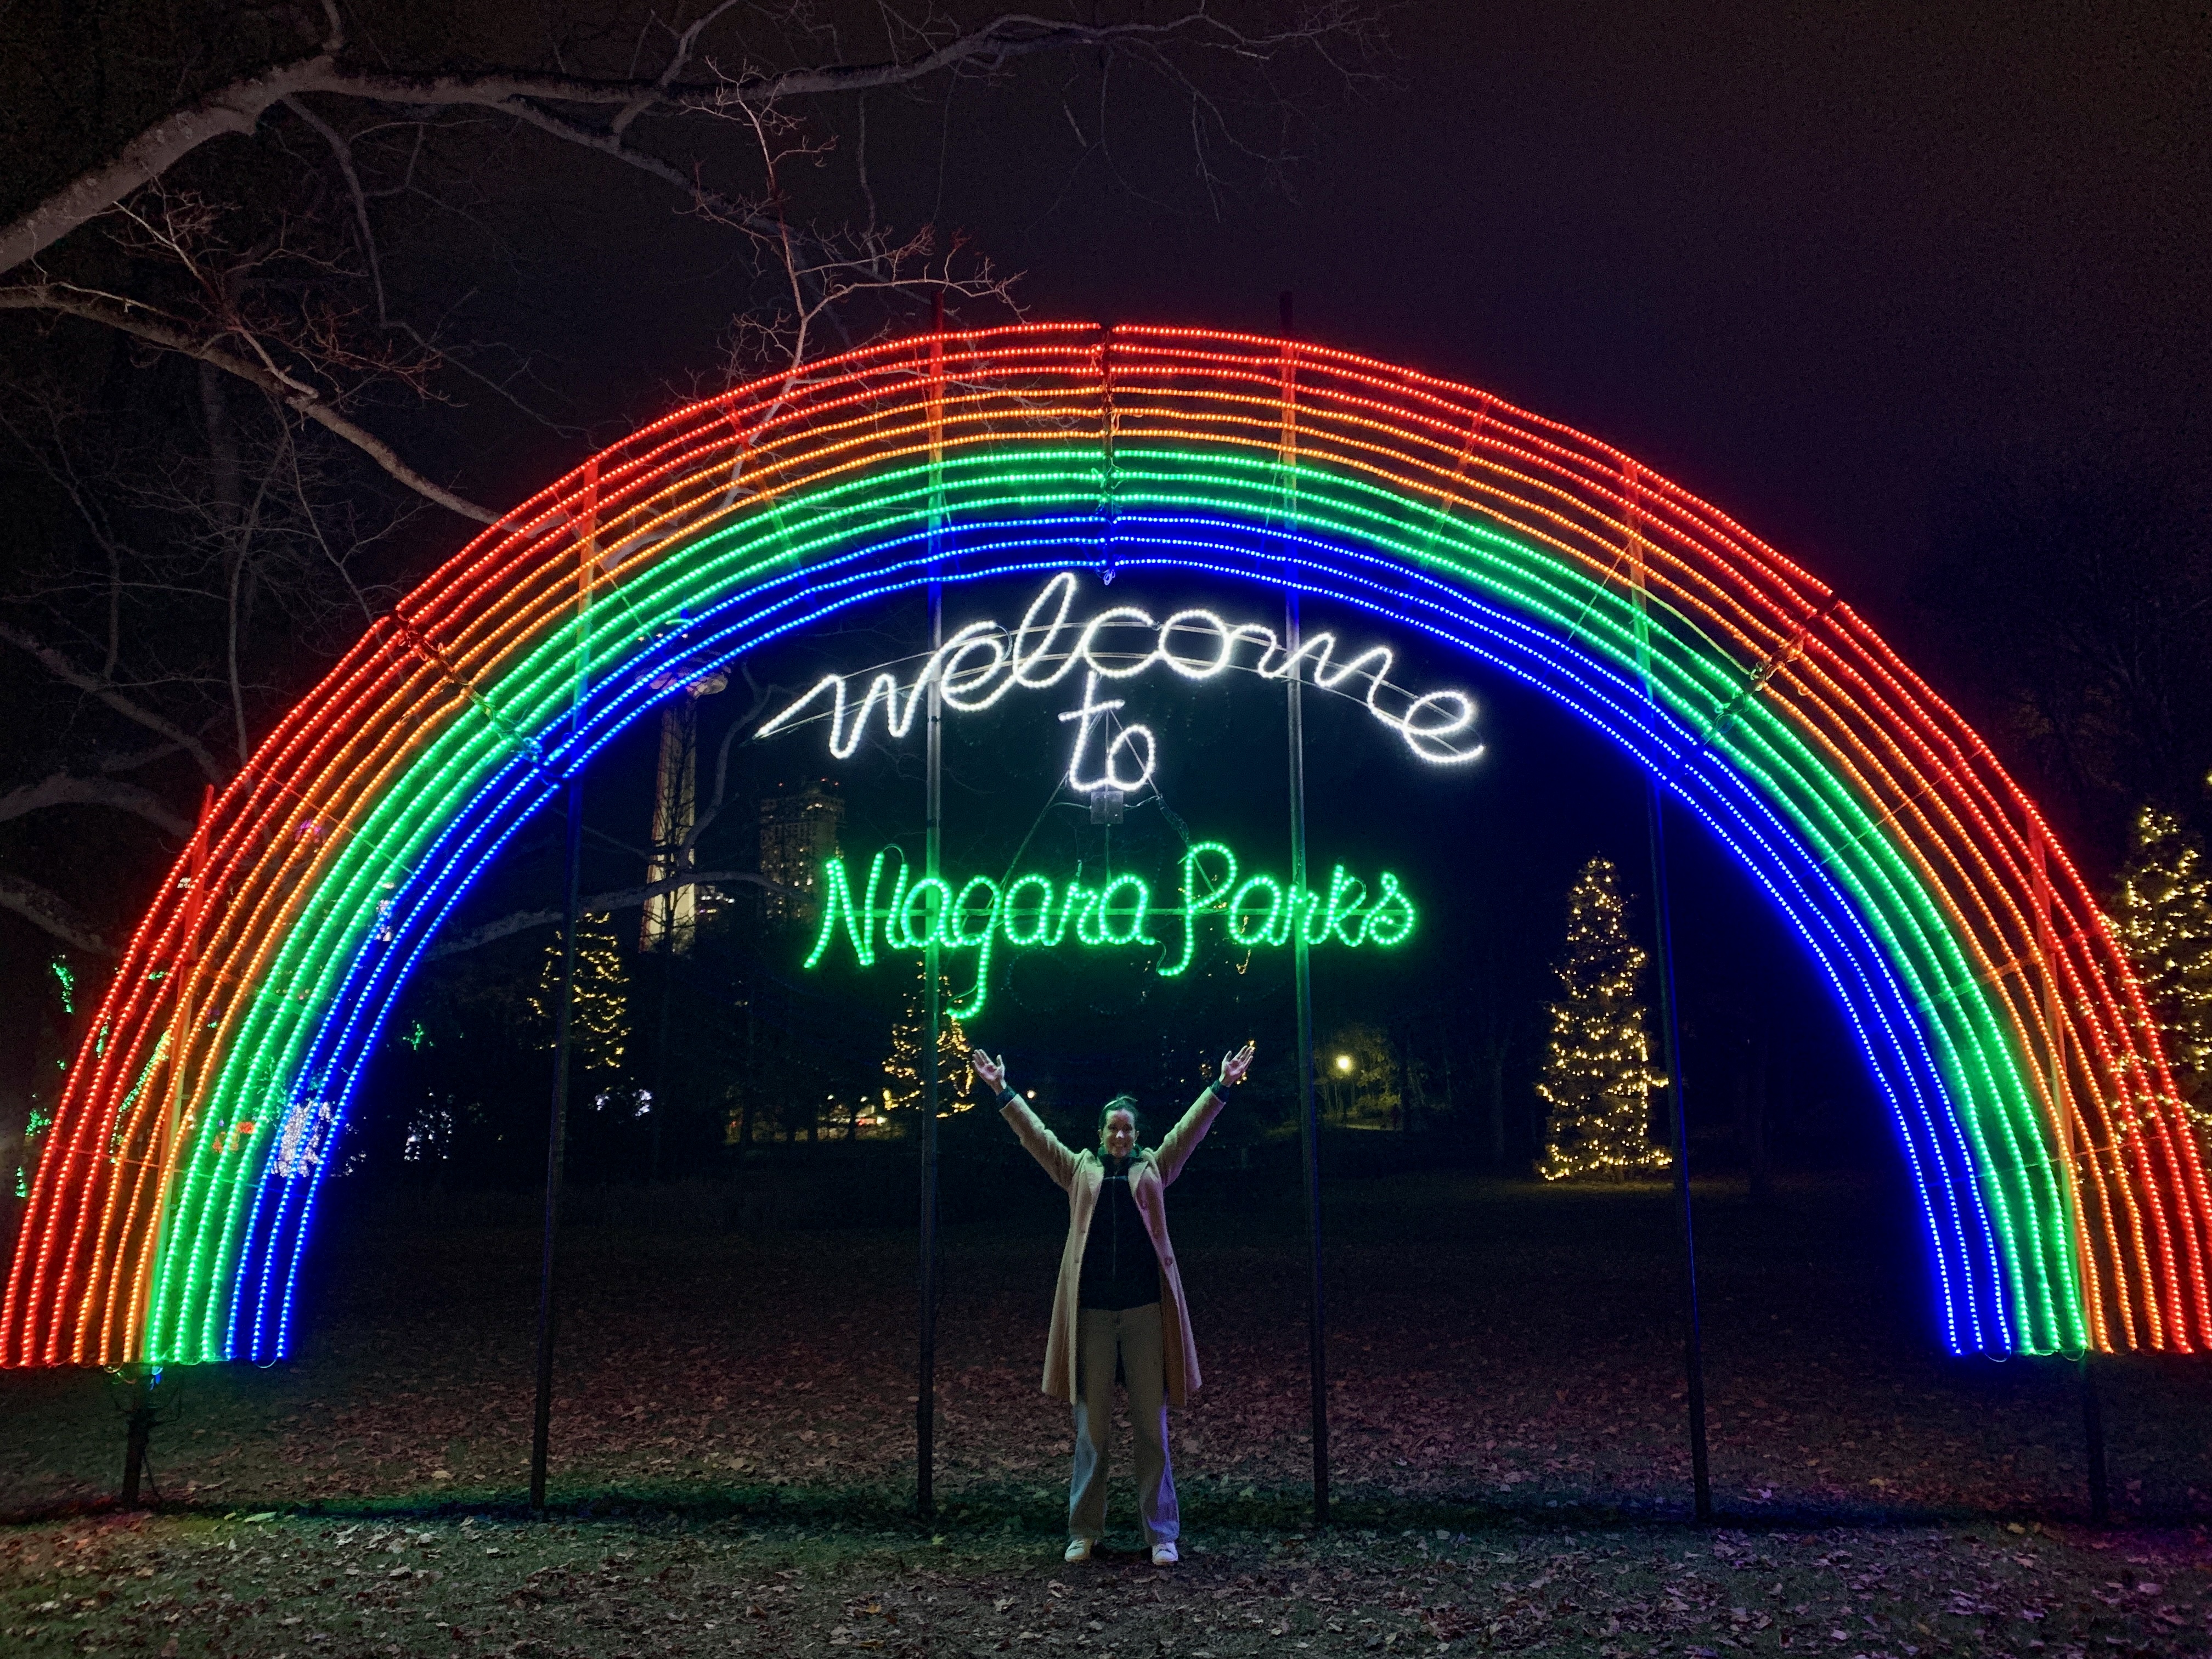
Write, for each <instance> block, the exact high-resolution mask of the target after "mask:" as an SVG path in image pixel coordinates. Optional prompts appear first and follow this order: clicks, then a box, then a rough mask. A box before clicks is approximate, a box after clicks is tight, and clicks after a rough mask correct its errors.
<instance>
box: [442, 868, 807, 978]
mask: <svg viewBox="0 0 2212 1659" xmlns="http://www.w3.org/2000/svg"><path fill="white" fill-rule="evenodd" d="M710 882H711V883H715V884H720V885H723V886H728V885H731V884H737V883H743V884H745V885H748V886H752V887H763V888H766V889H767V890H769V892H771V893H795V892H796V891H797V889H795V888H791V887H787V886H785V885H784V884H782V883H781V882H780V881H770V880H769V878H767V877H766V876H763V875H760V874H757V872H753V871H750V870H687V871H685V872H684V873H683V874H681V875H676V876H670V877H669V878H667V879H665V880H664V881H655V882H649V883H647V884H646V885H645V886H642V887H623V888H620V889H617V890H616V891H614V892H611V893H593V894H592V895H591V896H589V897H586V898H585V899H583V900H581V901H580V902H578V905H577V908H576V913H577V914H578V915H586V916H599V915H606V914H607V913H608V912H609V911H611V910H635V909H637V908H640V907H641V906H642V905H646V904H649V903H650V902H653V900H654V899H657V898H659V896H661V895H662V894H663V893H673V892H677V891H678V890H681V889H683V888H686V887H703V886H705V885H707V884H708V883H710ZM561 915H562V913H561V912H560V911H558V910H517V911H516V912H514V914H513V915H506V916H501V918H500V919H499V920H498V921H488V922H486V923H484V925H483V927H471V928H469V929H467V930H465V932H462V933H448V934H447V935H446V937H445V938H443V939H440V940H439V941H438V942H437V943H436V944H435V945H432V946H431V947H430V950H429V951H428V956H429V957H430V959H431V960H433V961H435V960H436V959H437V958H438V957H452V956H459V954H460V953H461V952H462V951H473V950H475V949H476V948H477V946H479V945H489V944H491V943H492V942H493V941H494V940H495V939H507V938H509V937H511V936H512V935H513V934H516V933H528V932H529V931H530V930H531V929H532V927H550V925H551V924H552V923H554V922H556V921H560V920H561Z"/></svg>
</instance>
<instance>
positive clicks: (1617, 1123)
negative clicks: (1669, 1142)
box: [1536, 858, 1674, 1181]
mask: <svg viewBox="0 0 2212 1659" xmlns="http://www.w3.org/2000/svg"><path fill="white" fill-rule="evenodd" d="M1627 924H1628V904H1627V901H1626V899H1624V898H1623V897H1622V896H1621V893H1620V880H1619V878H1618V877H1617V876H1616V874H1615V873H1614V871H1613V865H1612V862H1611V861H1610V860H1606V859H1601V858H1597V859H1592V860H1590V861H1589V863H1588V864H1585V865H1584V866H1583V871H1582V874H1581V875H1579V876H1577V878H1575V884H1574V886H1573V888H1572V889H1571V890H1570V891H1569V892H1568V894H1567V948H1566V954H1565V957H1563V958H1562V959H1561V960H1560V962H1559V965H1558V968H1557V969H1556V970H1555V971H1557V973H1558V974H1559V982H1560V984H1561V985H1562V986H1564V987H1565V989H1566V995H1565V996H1564V997H1562V998H1561V999H1560V1000H1559V1001H1557V1002H1554V1003H1553V1004H1552V1005H1551V1006H1550V1007H1549V1008H1548V1009H1547V1013H1548V1014H1549V1015H1550V1017H1551V1022H1552V1043H1551V1048H1549V1050H1548V1051H1547V1053H1546V1054H1545V1056H1544V1074H1543V1077H1542V1078H1541V1079H1540V1080H1539V1081H1538V1083H1537V1085H1536V1092H1537V1094H1539V1095H1540V1096H1541V1097H1543V1099H1544V1101H1545V1102H1546V1103H1547V1105H1548V1106H1549V1107H1550V1111H1549V1114H1548V1115H1547V1121H1546V1125H1545V1137H1544V1156H1543V1157H1542V1158H1541V1159H1540V1160H1539V1161H1538V1163H1537V1165H1536V1173H1537V1174H1538V1175H1540V1176H1542V1177H1543V1178H1544V1179H1545V1180H1547V1181H1565V1180H1571V1179H1573V1178H1575V1177H1577V1176H1611V1177H1613V1178H1614V1179H1616V1180H1618V1179H1620V1178H1622V1177H1624V1176H1629V1175H1632V1174H1638V1173H1641V1172H1643V1171H1646V1170H1663V1169H1666V1168H1667V1167H1668V1165H1669V1164H1672V1163H1673V1162H1674V1159H1673V1158H1672V1157H1671V1156H1670V1155H1669V1154H1668V1151H1667V1149H1666V1148H1665V1147H1664V1146H1657V1145H1656V1144H1654V1142H1653V1141H1652V1139H1651V1133H1650V1121H1651V1091H1652V1090H1654V1089H1655V1088H1658V1087H1661V1086H1662V1084H1663V1081H1664V1079H1662V1078H1661V1077H1660V1076H1659V1075H1658V1074H1657V1073H1655V1072H1654V1071H1653V1070H1652V1069H1651V1036H1650V1030H1648V1029H1647V1027H1646V1024H1645V1019H1644V1003H1643V1000H1642V999H1641V998H1639V997H1638V995H1637V994H1636V981H1637V979H1638V975H1641V974H1642V973H1643V971H1644V951H1642V949H1641V948H1640V947H1638V945H1637V944H1636V942H1635V941H1634V940H1633V939H1631V938H1629V936H1628V925H1627Z"/></svg>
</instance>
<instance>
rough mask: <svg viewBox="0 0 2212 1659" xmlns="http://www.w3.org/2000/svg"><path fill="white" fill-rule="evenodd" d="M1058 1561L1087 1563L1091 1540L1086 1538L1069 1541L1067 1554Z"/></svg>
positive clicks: (1089, 1555) (1089, 1556) (1089, 1557)
mask: <svg viewBox="0 0 2212 1659" xmlns="http://www.w3.org/2000/svg"><path fill="white" fill-rule="evenodd" d="M1060 1559H1061V1560H1063V1561H1088V1560H1089V1559H1091V1541H1090V1540H1089V1539H1088V1538H1071V1539H1069V1540H1068V1541H1067V1553H1066V1554H1064V1555H1062V1556H1061V1557H1060Z"/></svg>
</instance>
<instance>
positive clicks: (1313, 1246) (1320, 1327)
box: [1276, 289, 1328, 1526]
mask: <svg viewBox="0 0 2212 1659" xmlns="http://www.w3.org/2000/svg"><path fill="white" fill-rule="evenodd" d="M1277 303H1278V304H1279V307H1281V312H1282V341H1283V362H1282V377H1283V378H1282V440H1281V447H1280V449H1279V452H1278V454H1277V457H1276V461H1277V465H1278V466H1279V468H1280V470H1281V475H1282V487H1283V524H1284V527H1285V529H1288V528H1290V527H1291V525H1292V524H1293V523H1294V522H1295V521H1296V519H1297V513H1296V500H1297V462H1298V447H1297V360H1296V358H1295V357H1294V356H1293V355H1292V351H1291V336H1292V332H1293V330H1292V325H1291V291H1290V290H1289V289H1284V290H1283V292H1282V295H1281V297H1280V299H1279V301H1277ZM1283 641H1284V648H1285V650H1286V651H1287V652H1288V653H1289V655H1288V657H1287V659H1286V660H1287V661H1288V662H1289V663H1290V665H1291V673H1290V674H1288V675H1287V676H1285V679H1284V689H1285V696H1287V698H1288V699H1289V716H1290V718H1289V721H1288V725H1289V728H1290V749H1291V754H1290V761H1291V765H1290V782H1291V895H1292V897H1291V972H1292V975H1293V976H1294V978H1295V980H1296V982H1297V1028H1298V1030H1297V1039H1298V1153H1299V1161H1300V1163H1301V1164H1303V1165H1304V1172H1305V1182H1306V1252H1307V1261H1308V1269H1309V1273H1310V1279H1311V1285H1310V1292H1309V1300H1308V1302H1307V1312H1306V1369H1307V1372H1308V1376H1309V1378H1310V1383H1311V1387H1312V1400H1311V1403H1310V1407H1309V1411H1310V1420H1311V1423H1312V1428H1313V1508H1314V1524H1315V1525H1316V1526H1327V1525H1328V1302H1327V1300H1326V1298H1325V1297H1324V1296H1323V1294H1322V1268H1321V1121H1320V1119H1319V1117H1318V1116H1317V1115H1316V1104H1315V1100H1314V1074H1313V1060H1314V1052H1313V959H1312V957H1310V954H1309V953H1308V951H1307V948H1306V930H1305V919H1304V917H1303V916H1301V915H1299V914H1298V903H1299V899H1298V897H1297V896H1298V895H1300V894H1303V893H1304V891H1305V890H1306V726H1305V702H1304V698H1303V696H1301V695H1300V693H1301V689H1302V684H1301V683H1302V681H1303V680H1304V670H1303V669H1302V668H1301V667H1299V666H1298V644H1299V635H1298V593H1297V588H1295V587H1290V588H1288V590H1287V592H1286V593H1285V599H1284V601H1283Z"/></svg>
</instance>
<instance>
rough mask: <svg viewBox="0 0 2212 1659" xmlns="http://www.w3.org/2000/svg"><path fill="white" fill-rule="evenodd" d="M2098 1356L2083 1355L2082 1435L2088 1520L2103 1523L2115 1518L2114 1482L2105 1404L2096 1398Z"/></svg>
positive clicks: (2088, 1353)
mask: <svg viewBox="0 0 2212 1659" xmlns="http://www.w3.org/2000/svg"><path fill="white" fill-rule="evenodd" d="M2095 1359H2096V1356H2095V1355H2094V1354H2093V1353H2090V1352H2087V1351H2085V1352H2083V1353H2082V1355H2081V1437H2082V1440H2083V1441H2084V1443H2086V1444H2087V1447H2088V1451H2089V1519H2090V1520H2091V1522H2093V1523H2095V1524H2096V1525H2098V1526H2100V1527H2101V1526H2103V1525H2104V1524H2105V1522H2107V1521H2109V1520H2111V1519H2112V1482H2111V1480H2110V1479H2109V1478H2108V1477H2107V1476H2106V1472H2105V1407H2104V1402H2103V1401H2100V1400H2099V1399H2098V1398H2097V1372H2096V1367H2095Z"/></svg>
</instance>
